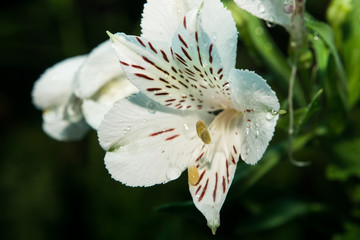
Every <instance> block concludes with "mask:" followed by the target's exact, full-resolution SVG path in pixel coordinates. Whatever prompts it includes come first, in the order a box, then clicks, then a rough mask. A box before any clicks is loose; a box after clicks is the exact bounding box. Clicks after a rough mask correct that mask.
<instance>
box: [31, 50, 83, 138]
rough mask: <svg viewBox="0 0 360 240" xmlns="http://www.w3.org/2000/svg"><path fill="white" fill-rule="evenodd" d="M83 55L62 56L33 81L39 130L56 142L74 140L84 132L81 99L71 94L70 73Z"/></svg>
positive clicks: (72, 76) (73, 72)
mask: <svg viewBox="0 0 360 240" xmlns="http://www.w3.org/2000/svg"><path fill="white" fill-rule="evenodd" d="M85 59H86V56H77V57H72V58H69V59H66V60H64V61H62V62H59V63H57V64H55V65H54V66H52V67H50V68H48V69H47V70H46V71H45V72H44V73H43V74H42V75H41V76H40V78H39V79H38V80H37V81H36V82H35V84H34V88H33V92H32V97H33V103H34V105H35V106H36V107H37V108H39V109H41V110H42V111H43V129H44V131H45V132H46V133H47V134H48V135H49V136H51V137H52V138H54V139H56V140H60V141H66V140H78V139H80V138H82V137H83V136H84V134H85V133H86V132H87V131H88V129H89V126H88V124H87V123H86V121H85V119H84V117H83V115H82V111H81V103H82V101H81V100H80V99H79V98H77V97H76V96H75V95H74V94H73V86H72V85H73V79H74V76H75V74H76V72H77V70H78V69H79V67H80V66H81V64H83V63H84V61H85Z"/></svg>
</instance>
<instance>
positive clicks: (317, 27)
mask: <svg viewBox="0 0 360 240" xmlns="http://www.w3.org/2000/svg"><path fill="white" fill-rule="evenodd" d="M306 25H307V27H308V28H309V29H310V30H312V31H313V32H314V34H315V35H316V36H318V37H319V38H321V39H322V40H323V41H324V43H325V44H326V45H327V47H328V48H329V51H330V53H331V55H332V57H333V58H334V61H335V68H336V74H337V78H336V80H337V82H336V84H337V90H338V92H339V95H340V97H341V100H342V102H343V105H344V108H345V109H346V110H349V100H348V99H349V96H348V95H349V93H348V80H347V77H346V73H345V69H344V67H343V64H342V62H341V59H340V56H339V53H338V51H337V49H336V46H335V40H334V33H333V31H332V29H331V27H330V26H329V25H328V24H326V23H323V22H319V21H316V20H313V19H310V17H307V18H306Z"/></svg>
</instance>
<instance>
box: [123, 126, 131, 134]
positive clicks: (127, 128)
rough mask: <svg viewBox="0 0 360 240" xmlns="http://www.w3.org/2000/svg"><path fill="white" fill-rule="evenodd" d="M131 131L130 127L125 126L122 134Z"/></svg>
mask: <svg viewBox="0 0 360 240" xmlns="http://www.w3.org/2000/svg"><path fill="white" fill-rule="evenodd" d="M130 130H131V126H127V127H126V128H125V129H124V134H128V133H129V132H130Z"/></svg>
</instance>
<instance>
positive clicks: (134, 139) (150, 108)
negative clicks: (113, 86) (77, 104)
mask: <svg viewBox="0 0 360 240" xmlns="http://www.w3.org/2000/svg"><path fill="white" fill-rule="evenodd" d="M211 118H212V115H209V114H207V113H203V114H195V113H192V112H188V111H176V110H172V109H169V108H165V107H163V106H161V105H159V104H158V103H156V102H154V101H152V100H151V99H149V98H147V97H145V96H144V95H143V94H141V93H140V94H137V95H135V96H134V97H132V98H130V99H126V100H121V101H119V102H118V103H116V104H115V105H114V107H113V108H112V109H111V110H110V111H109V112H108V113H107V114H106V116H105V119H104V120H103V122H102V123H101V125H100V127H99V130H98V134H99V141H100V144H101V146H102V147H103V148H104V149H105V150H107V153H106V156H105V164H106V168H107V169H108V170H109V172H110V174H111V175H112V177H113V178H114V179H116V180H118V181H120V182H122V183H124V184H126V185H129V186H151V185H154V184H159V183H165V182H168V181H171V180H174V179H176V178H177V177H179V176H180V174H181V172H182V171H183V170H184V169H186V168H187V166H188V164H189V161H190V160H191V158H192V155H193V152H194V149H195V148H196V146H197V145H198V144H201V140H200V139H199V138H198V137H197V134H196V129H195V125H196V122H197V121H198V120H199V119H202V120H204V121H206V122H210V121H211Z"/></svg>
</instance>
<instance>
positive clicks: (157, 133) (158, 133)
mask: <svg viewBox="0 0 360 240" xmlns="http://www.w3.org/2000/svg"><path fill="white" fill-rule="evenodd" d="M174 130H175V128H170V129H167V130H163V131H160V132H156V133H152V134H150V135H149V136H150V137H154V136H157V135H160V134H163V133H167V132H172V131H174Z"/></svg>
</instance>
